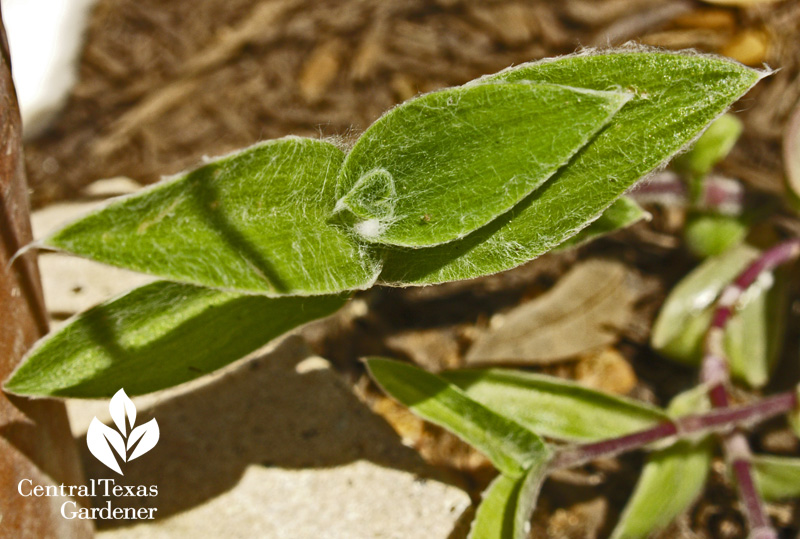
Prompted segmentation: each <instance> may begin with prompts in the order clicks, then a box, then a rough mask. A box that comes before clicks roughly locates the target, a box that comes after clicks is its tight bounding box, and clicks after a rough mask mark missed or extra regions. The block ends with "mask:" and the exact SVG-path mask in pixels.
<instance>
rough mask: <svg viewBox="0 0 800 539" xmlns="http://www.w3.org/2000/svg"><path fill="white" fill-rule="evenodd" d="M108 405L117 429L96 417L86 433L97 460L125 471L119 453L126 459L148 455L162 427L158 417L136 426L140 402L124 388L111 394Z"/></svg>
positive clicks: (87, 443)
mask: <svg viewBox="0 0 800 539" xmlns="http://www.w3.org/2000/svg"><path fill="white" fill-rule="evenodd" d="M108 409H109V411H110V412H111V419H113V420H114V425H116V427H117V430H115V429H112V428H111V427H109V426H107V425H105V424H103V423H102V422H101V421H100V420H99V419H97V418H96V417H95V418H94V419H92V422H91V424H90V425H89V431H88V432H87V433H86V445H87V446H88V447H89V451H90V452H91V453H92V455H94V457H95V458H96V459H97V460H99V461H100V462H102V463H103V464H105V465H106V466H107V467H108V468H110V469H112V470H114V471H115V472H117V473H118V474H120V475H123V473H122V468H121V467H120V465H119V462H118V460H117V457H119V459H121V460H122V462H128V461H131V460H133V459H135V458H137V457H140V456H142V455H144V454H145V453H147V452H148V451H150V450H151V449H153V447H155V445H156V444H157V443H158V438H159V436H160V431H159V429H158V423H157V422H156V420H155V418H154V419H151V420H150V421H148V422H147V423H144V424H142V425H139V426H138V427H134V425H135V424H136V406H135V405H134V404H133V401H132V400H131V399H129V398H128V395H126V394H125V390H124V389H120V390H119V391H117V392H116V394H115V395H114V396H113V397H112V398H111V402H110V403H109V405H108ZM131 450H133V451H131Z"/></svg>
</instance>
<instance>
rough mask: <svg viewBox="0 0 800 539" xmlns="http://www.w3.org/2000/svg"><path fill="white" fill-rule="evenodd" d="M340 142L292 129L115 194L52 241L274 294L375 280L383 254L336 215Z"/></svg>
mask: <svg viewBox="0 0 800 539" xmlns="http://www.w3.org/2000/svg"><path fill="white" fill-rule="evenodd" d="M343 158H344V154H343V153H342V151H341V150H339V149H338V148H337V147H336V146H334V145H332V144H330V143H327V142H324V141H321V140H312V139H302V138H297V137H288V138H283V139H279V140H273V141H269V142H266V143H263V144H259V145H256V146H253V147H250V148H248V149H246V150H243V151H241V152H239V153H236V154H233V155H230V156H227V157H223V158H221V159H218V160H216V161H213V162H211V163H209V164H207V165H206V166H204V167H202V168H199V169H197V170H195V171H192V172H189V173H187V174H183V175H181V176H178V177H177V178H173V179H172V180H169V181H165V182H161V183H159V184H156V185H155V186H153V187H152V188H149V189H145V190H144V191H142V192H140V193H137V194H134V195H131V196H129V197H123V198H121V199H116V200H114V201H113V202H111V203H110V204H109V205H108V206H107V207H105V208H103V209H101V210H99V211H96V212H94V213H91V214H89V215H88V216H86V217H84V218H82V219H80V220H78V221H76V222H74V223H72V224H71V225H68V226H67V227H65V228H63V229H62V230H60V231H58V232H56V233H55V234H54V235H52V236H50V237H49V238H47V239H45V240H44V242H43V243H44V245H45V246H48V247H54V248H57V249H62V250H65V251H69V252H71V253H75V254H78V255H81V256H85V257H88V258H93V259H95V260H98V261H100V262H105V263H108V264H112V265H115V266H121V267H125V268H130V269H133V270H137V271H141V272H145V273H150V274H153V275H157V276H159V277H165V278H167V279H169V280H174V281H181V282H187V283H195V284H199V285H206V286H211V287H217V288H222V289H228V290H242V291H250V292H258V293H265V294H267V295H313V294H325V293H331V292H339V291H342V290H350V289H358V288H368V287H369V286H371V285H372V283H373V282H374V281H375V277H376V275H377V273H378V271H379V269H380V262H379V261H378V260H376V259H374V258H371V257H370V256H369V254H368V253H366V252H365V251H364V250H363V249H362V248H361V247H360V246H359V245H358V244H356V243H355V242H354V240H353V239H351V238H350V236H349V235H348V233H347V232H346V231H345V230H343V229H340V228H337V227H334V226H332V225H330V224H328V222H327V221H328V218H329V216H330V214H331V212H332V211H333V206H334V203H335V199H334V193H333V191H334V188H335V178H336V174H337V172H338V170H339V167H340V166H341V163H342V160H343Z"/></svg>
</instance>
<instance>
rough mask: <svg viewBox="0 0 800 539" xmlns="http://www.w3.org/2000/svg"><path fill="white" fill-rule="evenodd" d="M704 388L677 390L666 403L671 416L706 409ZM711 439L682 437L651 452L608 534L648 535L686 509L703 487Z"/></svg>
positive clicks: (621, 537)
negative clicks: (676, 394)
mask: <svg viewBox="0 0 800 539" xmlns="http://www.w3.org/2000/svg"><path fill="white" fill-rule="evenodd" d="M708 406H709V403H708V390H707V388H705V387H698V388H695V389H693V390H690V391H687V392H685V393H681V394H680V395H678V396H677V397H675V398H674V399H673V400H672V402H671V403H670V405H669V409H668V412H669V413H670V415H671V416H672V417H678V416H681V415H686V414H690V413H699V412H702V411H704V410H706V409H707V408H708ZM713 448H714V444H713V440H712V439H711V438H710V437H707V438H705V439H702V440H699V441H690V440H682V441H678V442H676V443H674V444H673V445H670V446H668V447H666V448H664V449H660V450H658V451H655V452H653V453H652V454H651V455H650V456H649V457H648V459H647V463H646V464H645V466H644V469H643V470H642V474H641V476H640V477H639V482H638V483H637V484H636V488H635V490H634V491H633V494H632V495H631V497H630V499H629V500H628V503H627V505H626V506H625V509H624V510H623V512H622V515H621V516H620V520H619V522H618V523H617V526H616V528H615V529H614V532H613V533H612V535H611V537H612V538H614V539H635V538H644V537H649V536H650V535H651V534H652V533H653V532H654V531H656V530H659V529H661V528H664V527H666V526H667V525H668V524H669V523H670V522H672V520H673V519H674V518H675V517H677V516H678V515H680V514H681V513H683V512H684V511H686V509H687V508H688V507H689V506H690V505H691V504H692V503H693V502H694V500H695V499H697V497H698V496H699V495H700V492H701V491H702V490H703V486H704V485H705V483H706V480H707V478H708V473H709V469H710V466H711V459H712V456H713Z"/></svg>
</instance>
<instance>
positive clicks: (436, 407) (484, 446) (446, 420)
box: [367, 358, 549, 477]
mask: <svg viewBox="0 0 800 539" xmlns="http://www.w3.org/2000/svg"><path fill="white" fill-rule="evenodd" d="M367 367H368V369H369V372H370V374H371V375H372V378H373V379H374V380H375V381H376V382H378V384H379V385H380V386H381V387H382V388H383V390H384V391H385V392H386V393H387V394H389V395H390V396H391V397H393V398H394V399H396V400H397V401H398V402H400V403H401V404H403V405H405V406H408V407H409V408H410V409H411V411H412V412H414V413H415V414H416V415H418V416H420V417H422V418H423V419H426V420H428V421H430V422H431V423H435V424H437V425H440V426H442V427H444V428H446V429H447V430H449V431H451V432H453V433H454V434H456V435H457V436H458V437H460V438H461V439H463V440H464V441H465V442H467V443H469V444H470V445H472V446H473V447H475V448H476V449H477V450H479V451H481V452H482V453H484V454H485V455H486V456H487V457H489V459H490V460H491V461H492V463H493V464H494V465H495V467H497V469H498V470H500V471H501V472H503V473H505V474H507V475H511V476H514V477H518V476H520V475H521V474H522V473H523V472H524V471H525V470H527V469H529V468H531V467H532V466H534V465H537V464H538V463H540V462H541V461H543V460H546V459H547V458H548V456H549V450H548V448H547V447H546V446H545V444H544V442H543V441H542V439H541V438H539V436H537V435H536V434H534V433H533V432H531V431H529V430H528V429H526V428H524V427H522V426H521V425H519V424H518V423H516V422H514V421H512V420H511V419H508V418H506V417H504V416H502V415H499V414H498V413H496V412H493V411H491V410H489V409H488V408H486V407H485V406H483V405H482V404H480V403H478V402H476V401H474V400H472V399H471V398H470V397H468V396H467V395H466V394H465V393H464V392H463V391H461V390H460V389H459V388H458V387H456V386H455V385H453V384H451V383H449V382H447V381H446V380H444V379H443V378H440V377H439V376H436V375H434V374H431V373H429V372H426V371H424V370H422V369H419V368H417V367H414V366H412V365H409V364H407V363H401V362H399V361H392V360H388V359H381V358H371V359H368V360H367Z"/></svg>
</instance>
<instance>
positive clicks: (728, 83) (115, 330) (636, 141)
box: [5, 49, 797, 538]
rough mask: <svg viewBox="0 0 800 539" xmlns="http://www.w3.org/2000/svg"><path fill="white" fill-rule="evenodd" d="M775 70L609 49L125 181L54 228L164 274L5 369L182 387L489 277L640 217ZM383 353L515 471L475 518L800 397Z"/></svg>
mask: <svg viewBox="0 0 800 539" xmlns="http://www.w3.org/2000/svg"><path fill="white" fill-rule="evenodd" d="M765 74H766V73H764V72H761V71H757V70H753V69H750V68H747V67H745V66H742V65H740V64H738V63H735V62H732V61H729V60H726V59H722V58H716V57H710V56H703V55H697V54H678V53H666V52H660V51H652V50H643V49H623V50H617V51H608V52H602V53H598V52H592V51H587V52H584V53H581V54H577V55H573V56H567V57H561V58H554V59H547V60H543V61H540V62H534V63H529V64H522V65H519V66H515V67H512V68H509V69H506V70H504V71H501V72H500V73H497V74H494V75H489V76H485V77H481V78H479V79H476V80H474V81H471V82H469V83H467V84H465V85H463V86H459V87H455V88H449V89H445V90H441V91H437V92H433V93H431V94H427V95H423V96H419V97H417V98H415V99H412V100H410V101H408V102H406V103H403V104H401V105H399V106H397V107H395V108H394V109H392V110H390V111H389V112H387V113H386V114H385V115H384V116H382V117H381V118H379V119H378V120H377V121H376V122H375V123H374V124H372V125H371V126H370V127H369V128H368V129H367V130H366V131H365V132H364V133H363V134H362V135H361V136H360V138H359V139H358V140H357V141H356V142H355V144H354V145H353V147H352V148H350V149H349V150H345V149H343V148H342V147H341V146H339V145H337V144H336V143H333V142H330V141H327V140H317V139H308V138H299V137H286V138H282V139H278V140H271V141H267V142H263V143H260V144H257V145H255V146H252V147H250V148H247V149H244V150H242V151H239V152H236V153H234V154H231V155H228V156H224V157H222V158H219V159H216V160H213V161H211V162H209V163H207V164H206V165H205V166H203V167H201V168H199V169H196V170H193V171H190V172H187V173H184V174H180V175H178V176H176V177H173V178H171V179H168V180H166V181H163V182H161V183H159V184H156V185H154V186H151V187H150V188H147V189H145V190H143V191H141V192H139V193H137V194H134V195H131V196H128V197H123V198H120V199H118V200H113V201H112V202H110V203H109V204H108V205H107V206H106V207H104V208H102V209H100V210H97V211H95V212H92V213H91V214H89V215H87V216H85V217H83V218H81V219H79V220H77V221H75V222H73V223H71V224H69V225H67V226H65V227H64V228H62V229H60V230H58V231H57V232H55V233H53V234H52V235H51V236H49V237H47V238H45V239H44V240H42V241H40V242H39V243H38V244H36V245H35V246H36V247H39V248H43V249H55V250H61V251H65V252H68V253H73V254H75V255H78V256H83V257H87V258H91V259H94V260H97V261H100V262H104V263H107V264H111V265H115V266H120V267H124V268H128V269H133V270H136V271H141V272H145V273H148V274H151V275H155V276H157V277H159V278H160V279H162V280H159V281H156V282H154V283H151V284H149V285H146V286H143V287H141V288H138V289H135V290H132V291H130V292H128V293H127V294H124V295H122V296H120V297H118V298H115V299H112V300H110V301H108V302H106V303H103V304H101V305H98V306H96V307H94V308H92V309H89V310H88V311H86V312H84V313H82V314H80V315H78V316H76V317H75V318H73V319H72V320H71V321H69V323H67V324H66V325H65V326H64V327H63V328H62V329H61V330H59V331H57V332H55V333H54V334H52V335H49V336H47V337H45V338H44V339H42V340H41V341H40V342H39V343H37V345H36V346H35V347H34V349H33V350H31V351H30V352H29V354H28V355H27V356H26V359H25V360H24V362H23V363H22V364H21V365H20V366H19V368H18V369H17V370H16V371H15V372H14V373H13V375H12V376H11V378H10V379H9V380H8V381H7V382H6V385H5V388H6V390H7V391H10V392H13V393H17V394H22V395H32V396H51V397H53V396H55V397H83V398H97V397H107V396H110V395H112V394H114V393H115V392H116V391H117V390H118V389H119V388H120V387H124V388H125V390H126V391H127V392H128V393H129V394H133V395H135V394H142V393H148V392H152V391H156V390H159V389H164V388H167V387H171V386H174V385H177V384H180V383H182V382H186V381H188V380H191V379H193V378H196V377H198V376H200V375H202V374H203V373H206V372H211V371H213V370H215V369H218V368H220V367H222V366H224V365H226V364H228V363H230V362H232V361H234V360H236V359H238V358H241V357H243V356H244V355H246V354H248V353H249V352H251V351H253V350H256V349H257V348H259V347H261V346H262V345H264V344H265V343H267V342H268V341H270V340H272V339H274V338H276V337H278V336H280V335H283V334H285V333H286V332H288V331H290V330H292V329H293V328H295V327H298V326H300V325H302V324H305V323H307V322H309V321H311V320H314V319H318V318H321V317H325V316H327V315H330V314H331V313H333V312H335V311H336V310H337V309H339V308H340V307H341V306H342V305H343V304H344V303H345V302H346V301H347V300H348V298H349V297H350V296H351V295H352V293H353V292H354V291H357V290H364V289H367V288H370V287H372V286H375V285H388V286H421V285H433V284H437V283H443V282H448V281H457V280H464V279H471V278H475V277H480V276H483V275H488V274H492V273H496V272H500V271H504V270H507V269H510V268H513V267H515V266H518V265H520V264H523V263H525V262H528V261H530V260H532V259H534V258H536V257H537V256H539V255H541V254H543V253H545V252H548V251H550V250H552V249H555V248H566V247H569V246H572V245H575V244H577V243H580V242H583V241H588V240H590V239H591V238H593V237H596V236H598V235H601V234H604V233H607V232H610V231H613V230H615V229H618V228H621V227H624V226H627V225H629V224H631V223H633V222H635V221H638V220H640V219H642V218H644V217H646V212H645V211H644V210H642V209H641V208H640V207H639V206H638V205H637V204H636V203H635V202H634V201H633V200H631V199H629V198H627V197H625V196H624V195H625V193H626V191H628V190H629V189H630V188H631V187H632V186H633V185H634V184H636V182H637V181H639V180H640V179H641V178H643V177H644V176H646V175H647V174H648V173H650V172H651V171H653V170H655V169H657V168H659V167H661V166H663V165H664V164H666V163H667V162H668V161H669V160H670V159H671V158H672V157H673V156H674V155H675V154H677V153H678V152H680V151H681V150H682V149H683V148H685V147H686V146H687V145H688V144H690V143H691V142H692V141H693V140H694V139H696V138H697V137H698V136H699V135H700V134H701V133H702V132H703V131H704V129H706V127H707V126H708V125H709V124H710V123H711V122H712V121H713V120H714V119H715V118H717V117H718V116H720V115H721V114H722V113H724V111H725V110H726V109H727V108H728V107H730V106H731V104H732V103H734V102H735V101H736V100H737V99H738V98H739V97H741V96H742V95H743V94H744V93H745V92H747V90H748V89H749V88H750V87H752V86H753V85H754V84H756V83H757V82H758V81H759V80H760V79H761V78H762V77H763V76H765ZM368 367H369V370H370V372H371V373H372V375H373V377H374V378H375V379H376V380H377V381H378V382H379V384H380V385H381V386H382V387H383V388H384V389H385V390H386V391H387V392H388V393H389V394H391V395H392V396H394V397H395V398H397V399H398V400H400V401H401V402H402V403H404V404H406V405H408V406H409V407H410V408H411V409H412V410H413V411H415V412H416V413H418V414H419V415H421V416H422V417H425V418H427V419H430V420H432V421H435V422H438V423H440V424H443V425H444V426H445V427H447V428H450V429H451V430H453V431H454V432H455V433H456V434H458V435H459V436H461V437H462V438H464V439H465V440H467V441H468V442H470V443H472V444H473V445H475V446H476V447H477V448H479V449H480V450H482V451H483V452H485V453H486V454H487V456H489V457H490V459H491V460H492V462H493V463H494V464H495V466H496V467H497V468H498V470H499V471H500V472H501V475H500V477H499V478H498V479H497V480H496V481H495V482H494V483H493V484H492V486H491V487H490V490H489V491H488V493H487V495H486V498H485V500H484V502H483V504H482V505H481V507H480V508H479V509H478V512H477V517H476V521H475V524H474V526H473V536H474V537H502V538H505V537H521V536H522V535H523V534H524V533H525V529H526V524H527V522H528V520H529V516H530V512H531V511H532V509H533V507H534V505H535V500H536V494H537V492H538V488H539V485H540V484H541V482H542V480H543V479H544V477H545V476H546V475H547V473H549V472H550V471H552V470H553V469H556V468H559V467H565V466H573V465H576V464H580V463H581V462H584V461H585V460H587V459H590V458H594V457H595V456H600V455H604V454H616V453H618V452H620V451H623V450H628V449H632V448H637V447H642V446H644V445H646V444H648V443H651V442H656V441H658V440H661V439H666V440H667V441H668V442H674V441H675V439H677V438H684V437H685V436H688V435H692V436H694V438H696V437H697V435H698V434H700V435H705V434H707V433H710V432H716V431H720V430H723V431H725V430H729V429H730V428H732V426H733V425H738V424H740V423H742V422H745V421H751V422H752V421H755V420H759V419H763V418H765V417H771V416H772V415H775V414H781V413H787V412H789V411H790V410H792V409H793V408H796V404H797V402H796V401H797V398H796V396H795V395H794V394H793V393H792V394H791V395H789V396H785V395H784V396H779V397H774V398H773V400H765V401H764V402H760V403H756V404H752V405H748V407H742V408H736V409H729V408H728V407H723V408H721V409H720V411H712V412H707V413H701V411H700V408H697V407H696V406H695V404H696V403H697V402H701V401H703V394H702V392H701V395H700V397H696V398H691V399H688V398H687V399H688V400H689V401H691V403H692V406H689V407H688V409H689V411H685V410H684V411H683V412H681V413H678V412H673V411H671V410H660V409H657V408H653V407H650V406H646V405H643V404H641V403H638V402H635V401H632V400H628V399H621V398H617V397H612V396H609V395H605V394H602V393H598V392H594V391H590V390H587V389H585V388H581V387H580V386H576V385H574V384H569V383H566V382H563V381H559V380H556V379H551V378H548V377H537V376H534V375H529V374H525V373H514V372H512V371H466V372H453V373H447V374H445V375H443V376H441V377H440V376H434V375H432V374H428V373H425V372H424V371H422V370H419V369H416V368H414V367H411V366H409V365H404V364H401V363H396V362H391V361H387V360H381V359H374V360H370V361H369V362H368ZM503 395H514V396H515V399H513V400H510V399H507V398H506V399H504V398H502V396H503ZM687 399H683V401H686V400H687ZM683 401H681V402H683ZM676 406H677V407H679V408H680V406H678V405H676ZM682 406H683V407H684V408H687V406H686V405H685V404H683V405H682ZM671 414H673V415H671ZM686 414H689V415H686ZM673 416H674V417H673ZM587 419H588V421H587ZM544 437H548V438H555V439H563V440H567V441H570V442H573V443H578V444H579V445H576V446H570V449H568V450H562V449H559V448H558V447H557V446H554V445H553V444H551V443H549V442H546V441H545V438H544ZM694 438H693V439H694ZM662 443H665V442H662ZM686 443H689V442H686ZM581 444H582V445H581ZM677 446H678V444H674V445H670V446H669V447H667V448H666V449H664V451H670V450H671V449H672V448H674V447H677ZM700 460H702V459H700ZM773 465H774V463H773ZM779 467H780V466H779ZM645 501H647V500H645ZM645 505H646V504H645ZM676 505H680V504H676ZM634 520H636V519H635V518H634ZM640 520H641V519H639V520H637V523H639V524H641V522H640ZM645 527H647V526H645ZM633 535H635V534H628V533H627V532H625V533H623V534H622V535H621V536H626V537H627V536H633Z"/></svg>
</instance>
